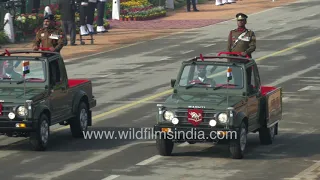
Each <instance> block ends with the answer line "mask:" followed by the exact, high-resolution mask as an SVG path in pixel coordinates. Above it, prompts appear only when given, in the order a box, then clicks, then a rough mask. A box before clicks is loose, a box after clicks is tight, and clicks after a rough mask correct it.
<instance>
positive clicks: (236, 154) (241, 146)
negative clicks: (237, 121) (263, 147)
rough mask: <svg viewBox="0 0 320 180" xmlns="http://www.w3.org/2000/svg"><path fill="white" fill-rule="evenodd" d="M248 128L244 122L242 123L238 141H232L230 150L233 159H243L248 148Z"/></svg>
mask: <svg viewBox="0 0 320 180" xmlns="http://www.w3.org/2000/svg"><path fill="white" fill-rule="evenodd" d="M247 134H248V131H247V127H246V125H245V123H244V122H242V123H241V126H240V130H239V132H238V133H237V139H231V140H230V146H229V150H230V153H231V157H232V159H242V158H243V156H244V152H245V149H246V146H247Z"/></svg>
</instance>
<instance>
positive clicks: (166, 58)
mask: <svg viewBox="0 0 320 180" xmlns="http://www.w3.org/2000/svg"><path fill="white" fill-rule="evenodd" d="M168 59H171V57H164V58H161V59H160V61H163V60H168Z"/></svg>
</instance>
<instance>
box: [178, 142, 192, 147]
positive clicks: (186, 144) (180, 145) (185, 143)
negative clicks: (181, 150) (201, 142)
mask: <svg viewBox="0 0 320 180" xmlns="http://www.w3.org/2000/svg"><path fill="white" fill-rule="evenodd" d="M188 145H190V144H189V143H188V142H184V143H182V144H179V145H178V147H185V146H188Z"/></svg>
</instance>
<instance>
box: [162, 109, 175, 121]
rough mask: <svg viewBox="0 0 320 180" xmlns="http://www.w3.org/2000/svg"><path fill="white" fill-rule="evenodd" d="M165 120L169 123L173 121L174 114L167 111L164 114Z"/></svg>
mask: <svg viewBox="0 0 320 180" xmlns="http://www.w3.org/2000/svg"><path fill="white" fill-rule="evenodd" d="M163 118H164V119H165V120H167V121H171V120H172V119H173V118H174V113H173V112H171V111H165V112H164V113H163Z"/></svg>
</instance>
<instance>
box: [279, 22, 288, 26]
mask: <svg viewBox="0 0 320 180" xmlns="http://www.w3.org/2000/svg"><path fill="white" fill-rule="evenodd" d="M285 24H287V23H281V24H279V26H283V25H285Z"/></svg>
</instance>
